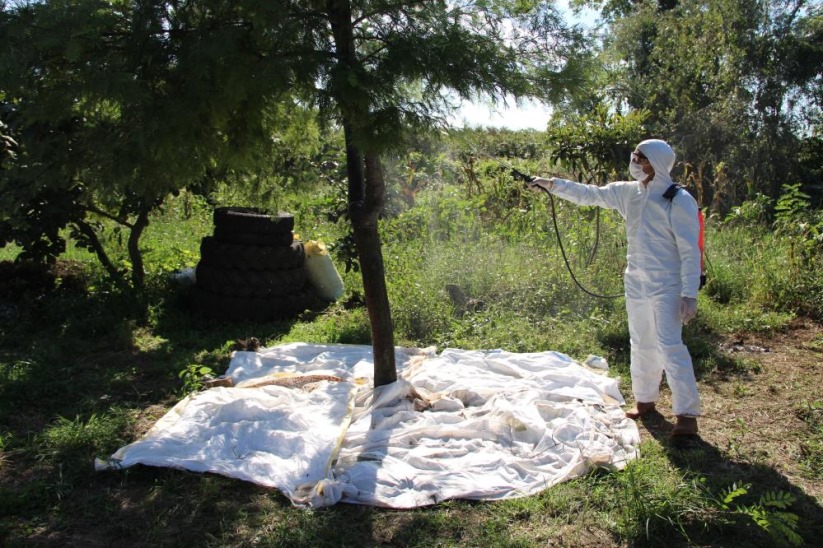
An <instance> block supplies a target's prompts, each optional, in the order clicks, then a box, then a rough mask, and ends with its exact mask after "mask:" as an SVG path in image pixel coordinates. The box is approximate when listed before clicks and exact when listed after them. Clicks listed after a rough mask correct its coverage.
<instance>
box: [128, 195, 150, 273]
mask: <svg viewBox="0 0 823 548" xmlns="http://www.w3.org/2000/svg"><path fill="white" fill-rule="evenodd" d="M149 211H150V209H149V208H142V209H141V210H140V212H139V213H138V214H137V220H136V221H134V225H133V226H132V227H131V231H130V232H129V241H128V250H129V259H131V283H132V286H133V287H134V288H135V289H143V286H144V285H145V276H146V275H145V271H144V269H143V254H142V253H141V252H140V246H139V243H140V236H142V235H143V231H144V230H145V229H146V227H147V226H149Z"/></svg>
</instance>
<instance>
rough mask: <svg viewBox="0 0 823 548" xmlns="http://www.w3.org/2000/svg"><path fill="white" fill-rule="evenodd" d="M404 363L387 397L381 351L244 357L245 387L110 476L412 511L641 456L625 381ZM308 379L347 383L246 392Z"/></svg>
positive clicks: (524, 364) (216, 396) (500, 362)
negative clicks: (186, 473) (185, 474)
mask: <svg viewBox="0 0 823 548" xmlns="http://www.w3.org/2000/svg"><path fill="white" fill-rule="evenodd" d="M396 355H397V369H398V376H399V379H398V381H397V382H396V383H393V384H391V385H387V386H383V387H380V388H378V389H376V390H375V389H372V388H371V384H372V383H371V377H372V374H373V371H372V369H373V362H372V350H371V347H370V346H360V345H316V344H304V343H293V344H284V345H280V346H276V347H273V348H269V349H263V350H260V351H259V352H236V353H235V355H234V357H233V358H232V360H231V363H230V365H229V369H228V371H227V372H226V375H227V376H229V377H231V378H232V379H233V381H234V384H235V386H233V387H231V388H227V387H221V388H212V389H209V390H205V391H203V392H199V393H196V394H193V395H191V396H189V397H187V398H185V399H184V400H182V401H181V402H180V403H178V404H177V405H176V406H175V407H174V408H173V409H172V410H171V411H169V412H168V413H167V414H166V415H165V416H164V417H163V418H161V419H160V420H159V421H158V422H157V424H156V425H155V426H154V427H153V428H152V429H151V430H150V431H149V432H148V433H147V434H146V435H145V436H144V437H143V438H141V439H140V440H138V441H136V442H135V443H132V444H130V445H128V446H126V447H123V448H121V449H120V450H119V451H117V452H116V453H115V454H114V455H112V457H111V458H109V459H107V460H99V461H98V462H97V467H98V469H119V468H126V467H129V466H132V465H134V464H146V465H152V466H170V467H175V468H183V469H186V470H192V471H197V472H215V473H218V474H223V475H226V476H230V477H234V478H239V479H244V480H248V481H252V482H254V483H258V484H261V485H265V486H269V487H275V488H277V489H279V490H280V491H282V492H283V493H285V494H286V496H288V497H289V498H290V499H291V500H292V501H293V502H295V503H296V504H301V505H309V506H313V507H318V506H326V505H330V504H335V503H336V502H338V501H342V502H351V503H360V504H371V505H379V506H388V507H393V508H412V507H416V506H424V505H427V504H433V503H436V502H439V501H441V500H445V499H451V498H462V499H475V500H493V499H504V498H512V497H520V496H525V495H530V494H534V493H538V492H540V491H542V490H543V489H546V488H547V487H549V486H551V485H554V484H556V483H558V482H561V481H564V480H567V479H570V478H573V477H576V476H579V475H581V474H583V473H585V472H587V471H588V470H590V469H591V468H593V467H595V466H608V467H613V468H622V467H623V466H624V465H625V464H626V463H627V462H628V461H629V460H631V459H632V458H635V457H636V456H637V447H638V445H639V443H640V435H639V432H638V430H637V427H636V425H635V424H634V422H633V421H631V420H628V419H626V418H625V416H624V414H623V412H622V411H621V410H620V405H621V404H622V403H623V397H622V396H621V394H620V391H619V389H618V385H617V381H616V380H615V379H613V378H609V377H607V376H605V375H603V374H601V373H597V372H594V371H592V370H589V369H587V368H586V367H584V366H581V365H579V364H578V363H577V362H575V361H573V360H572V359H571V358H569V357H568V356H566V355H564V354H560V353H557V352H540V353H530V354H515V353H510V352H504V351H501V350H492V351H465V350H455V349H447V350H444V351H443V352H442V353H440V354H439V355H438V354H436V353H435V352H434V350H433V349H408V348H398V349H397V352H396ZM302 375H332V376H336V377H340V378H342V379H344V380H343V381H342V382H329V381H326V380H323V381H320V382H314V383H311V384H307V385H305V386H303V387H302V388H287V387H284V386H261V387H257V388H243V387H242V386H243V384H244V383H245V384H247V385H248V384H256V383H257V384H259V382H260V379H261V378H264V377H265V378H266V379H282V378H287V377H291V376H302ZM238 385H239V386H238Z"/></svg>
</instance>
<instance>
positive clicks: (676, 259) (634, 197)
mask: <svg viewBox="0 0 823 548" xmlns="http://www.w3.org/2000/svg"><path fill="white" fill-rule="evenodd" d="M637 149H638V150H640V151H641V152H642V153H643V155H644V156H646V157H647V158H648V159H649V162H650V163H651V165H652V167H653V168H654V173H655V175H654V178H653V179H652V181H651V182H650V183H649V184H648V186H644V185H643V183H641V182H640V181H620V182H614V183H610V184H608V185H606V186H603V187H598V186H596V185H584V184H581V183H575V182H572V181H568V180H565V179H553V181H554V186H553V187H552V189H551V192H552V193H553V194H555V195H557V196H558V197H560V198H563V199H566V200H569V201H571V202H574V203H576V204H579V205H596V206H600V207H605V208H609V209H615V210H617V212H618V213H619V214H620V216H621V217H623V219H624V220H625V221H626V236H627V240H628V251H627V255H626V259H627V265H626V270H625V272H624V276H623V284H624V289H625V294H626V311H627V312H628V316H629V335H630V341H631V375H632V392H633V393H634V398H635V401H638V402H656V401H658V399H659V398H660V383H661V381H662V377H663V371H665V372H666V380H667V382H668V384H669V388H671V391H672V411H673V412H674V414H675V415H688V416H698V415H700V398H699V396H698V394H697V383H696V381H695V376H694V369H693V367H692V360H691V356H690V355H689V351H688V350H687V349H686V346H685V345H684V344H683V340H682V322H681V318H680V301H681V297H692V298H695V299H696V298H697V290H698V289H699V286H700V249H699V247H698V233H699V230H700V228H699V224H698V219H697V213H698V207H697V202H696V201H695V199H694V198H693V197H692V196H691V195H690V194H689V193H688V192H677V193H676V194H675V196H674V199H673V200H672V201H669V200H667V199H666V198H664V197H663V193H664V192H666V190H667V189H668V188H669V186H670V185H671V184H672V179H671V176H670V175H669V172H670V171H671V169H672V167H674V158H675V156H674V151H673V150H672V149H671V147H670V146H669V145H668V144H667V143H666V142H665V141H661V140H658V139H649V140H646V141H643V142H642V143H640V144H639V145H638V146H637Z"/></svg>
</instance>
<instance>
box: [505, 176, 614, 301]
mask: <svg viewBox="0 0 823 548" xmlns="http://www.w3.org/2000/svg"><path fill="white" fill-rule="evenodd" d="M505 167H506V169H508V170H509V172H510V173H511V175H512V177H514V178H515V179H517V180H519V181H523V182H524V183H526V185H527V186H528V187H529V188H530V189H532V188H534V187H535V186H537V185H532V183H533V182H534V179H535V177H533V176H531V175H527V174H525V173H523V172H522V171H520V170H518V169H516V168H514V167H511V166H505ZM537 188H539V189H540V190H542V191H543V192H545V193H546V194H547V195H548V196H549V203H550V204H551V211H552V224H553V225H554V234H555V236H557V245H558V246H559V247H560V254H561V255H562V256H563V262H564V263H566V270H568V271H569V274H570V275H571V277H572V280H573V281H574V284H575V285H576V286H577V287H578V288H580V290H581V291H583V292H584V293H586V294H588V295H591V296H592V297H597V298H598V299H617V298H618V297H622V296H623V293H620V294H617V295H601V294H599V293H595V292H594V291H591V290H589V289H586V288H585V287H583V284H581V283H580V282H579V281H578V279H577V276H575V275H574V270H572V266H571V264H570V263H569V259H568V257H567V256H566V249H565V247H563V241H562V239H561V238H560V229H559V228H558V226H557V211H556V210H555V207H554V196H552V193H551V192H549V191H548V190H546V189H545V188H543V187H541V186H537Z"/></svg>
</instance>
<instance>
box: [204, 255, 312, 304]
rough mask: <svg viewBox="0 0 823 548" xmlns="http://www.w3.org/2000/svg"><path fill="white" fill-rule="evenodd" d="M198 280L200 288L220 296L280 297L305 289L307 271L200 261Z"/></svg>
mask: <svg viewBox="0 0 823 548" xmlns="http://www.w3.org/2000/svg"><path fill="white" fill-rule="evenodd" d="M196 280H197V286H198V287H199V288H201V289H205V290H206V291H210V292H212V293H216V294H218V295H226V296H229V297H277V296H280V295H287V294H289V293H295V292H297V291H300V290H301V289H303V288H304V287H305V285H306V271H305V270H304V269H303V268H302V267H300V268H292V269H290V270H268V271H255V270H241V269H239V268H224V267H222V266H214V265H210V264H208V263H205V262H203V261H200V263H199V264H198V265H197V273H196Z"/></svg>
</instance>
